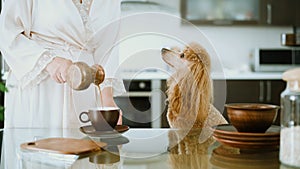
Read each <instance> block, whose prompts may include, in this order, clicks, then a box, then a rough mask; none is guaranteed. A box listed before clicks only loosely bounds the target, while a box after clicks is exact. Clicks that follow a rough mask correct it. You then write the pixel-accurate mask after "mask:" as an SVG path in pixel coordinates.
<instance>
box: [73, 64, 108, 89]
mask: <svg viewBox="0 0 300 169" xmlns="http://www.w3.org/2000/svg"><path fill="white" fill-rule="evenodd" d="M104 78H105V72H104V69H103V67H102V66H100V65H98V64H95V65H93V66H89V65H87V64H86V63H84V62H75V63H73V64H72V65H71V66H70V67H69V68H68V70H67V83H68V84H69V86H70V87H71V88H72V89H74V90H84V89H87V88H88V87H89V86H90V84H91V83H94V84H95V85H96V86H99V85H100V84H101V83H102V82H103V81H104Z"/></svg>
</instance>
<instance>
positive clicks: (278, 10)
mask: <svg viewBox="0 0 300 169" xmlns="http://www.w3.org/2000/svg"><path fill="white" fill-rule="evenodd" d="M299 5H300V3H299V0H261V2H260V13H261V16H260V17H261V19H260V24H262V25H278V26H280V25H283V26H284V25H297V22H298V21H297V20H299V19H300V17H299V16H298V15H299V12H298V14H297V8H299Z"/></svg>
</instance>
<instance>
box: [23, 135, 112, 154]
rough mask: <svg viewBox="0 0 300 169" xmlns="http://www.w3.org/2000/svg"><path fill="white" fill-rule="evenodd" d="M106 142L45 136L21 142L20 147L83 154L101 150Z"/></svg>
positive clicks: (40, 150) (31, 149) (49, 151)
mask: <svg viewBox="0 0 300 169" xmlns="http://www.w3.org/2000/svg"><path fill="white" fill-rule="evenodd" d="M106 145H107V144H106V143H103V142H95V141H92V140H81V139H73V138H47V139H41V140H37V141H34V142H27V143H23V144H21V149H23V150H30V151H39V152H48V153H58V154H72V155H83V154H89V153H94V152H98V151H101V147H104V146H106Z"/></svg>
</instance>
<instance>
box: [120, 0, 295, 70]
mask: <svg viewBox="0 0 300 169" xmlns="http://www.w3.org/2000/svg"><path fill="white" fill-rule="evenodd" d="M151 1H157V2H159V3H163V2H165V1H160V0H151ZM172 2H173V3H170V2H169V1H168V3H166V4H168V5H169V6H170V5H171V7H172V8H174V9H176V10H179V0H172ZM167 15H168V14H162V15H161V16H159V15H158V16H155V15H145V16H143V15H141V16H140V17H131V18H130V17H129V19H128V18H127V20H126V21H124V22H123V23H124V24H123V27H122V29H121V37H122V38H125V39H126V40H124V39H123V41H122V43H121V48H120V61H121V63H123V65H122V67H123V69H125V70H128V69H130V70H134V69H141V68H143V67H151V66H153V67H157V68H160V69H166V68H167V67H166V64H165V63H164V62H163V61H162V60H161V57H160V49H161V48H162V47H164V46H174V45H180V44H181V42H182V41H184V42H186V43H188V42H189V41H197V42H199V43H201V44H202V45H204V46H205V47H206V48H208V51H209V52H210V53H212V54H211V55H212V57H213V59H212V60H213V61H216V60H219V61H220V62H221V64H222V65H223V68H224V69H234V70H248V69H249V67H250V66H249V64H250V54H251V52H252V50H253V49H255V48H281V47H282V46H281V45H280V34H282V33H287V32H292V31H293V30H292V27H268V26H265V27H263V26H199V25H198V26H195V25H191V24H190V25H186V24H184V25H183V24H182V21H181V19H180V16H179V13H178V14H175V15H173V14H172V15H169V16H167ZM195 29H197V30H195ZM149 32H152V33H154V34H151V35H150V34H149ZM175 32H176V34H177V35H175V34H174V33H175ZM199 32H200V34H201V35H199ZM137 34H138V35H137ZM128 37H129V38H128ZM203 39H206V40H203ZM208 42H209V43H210V44H208ZM212 50H214V51H212ZM215 55H217V56H215ZM216 58H218V59H216ZM216 66H219V65H218V64H217V65H216ZM216 66H215V67H216Z"/></svg>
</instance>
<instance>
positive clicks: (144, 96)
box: [114, 79, 163, 128]
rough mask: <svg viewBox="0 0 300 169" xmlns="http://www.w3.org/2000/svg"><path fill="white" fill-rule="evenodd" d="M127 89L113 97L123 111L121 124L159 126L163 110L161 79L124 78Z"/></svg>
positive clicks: (140, 126) (146, 126)
mask: <svg viewBox="0 0 300 169" xmlns="http://www.w3.org/2000/svg"><path fill="white" fill-rule="evenodd" d="M124 85H125V88H126V90H127V93H125V94H124V95H122V96H117V97H115V98H114V99H115V102H116V104H117V105H118V106H119V107H120V108H121V110H122V113H123V117H122V120H123V124H125V125H128V126H130V127H132V128H150V127H155V128H159V127H161V115H162V112H163V111H162V110H163V105H162V100H163V92H162V91H161V81H160V80H159V79H151V80H149V79H133V80H124Z"/></svg>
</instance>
